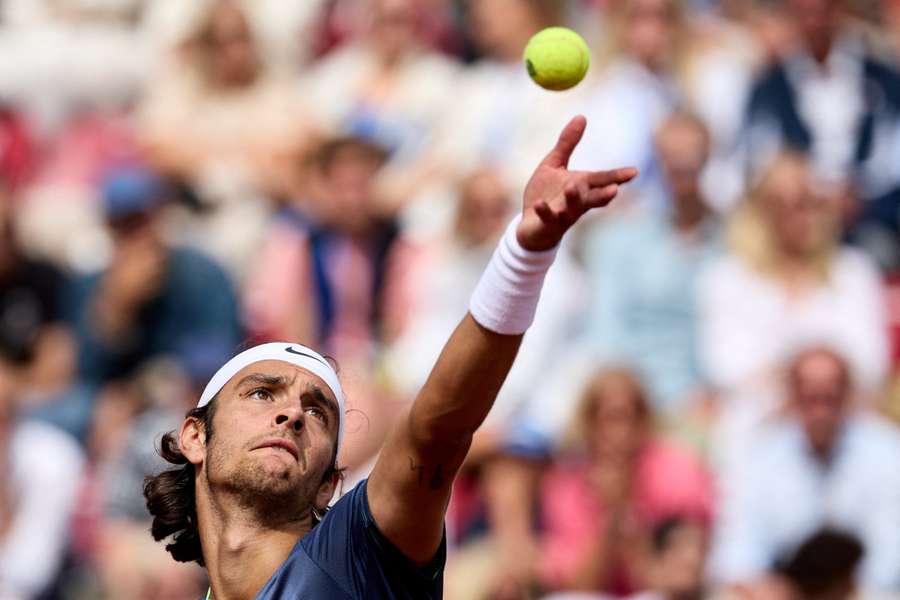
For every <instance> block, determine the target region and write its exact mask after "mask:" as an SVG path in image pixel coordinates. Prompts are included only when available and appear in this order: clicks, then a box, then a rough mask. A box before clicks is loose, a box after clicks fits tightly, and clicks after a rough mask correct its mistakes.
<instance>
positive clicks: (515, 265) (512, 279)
mask: <svg viewBox="0 0 900 600" xmlns="http://www.w3.org/2000/svg"><path fill="white" fill-rule="evenodd" d="M521 220H522V217H521V215H519V216H517V217H516V218H515V219H513V222H512V223H510V224H509V227H507V229H506V232H505V233H504V234H503V237H502V238H501V239H500V243H499V245H498V246H497V250H496V251H494V255H493V256H492V257H491V262H490V263H489V264H488V266H487V268H486V269H485V271H484V273H483V274H482V276H481V280H480V281H479V282H478V285H477V286H476V287H475V291H474V292H473V294H472V299H471V301H470V302H469V313H470V314H471V315H472V318H474V319H475V321H476V322H477V323H478V324H479V325H481V326H482V327H484V328H485V329H489V330H490V331H493V332H495V333H500V334H503V335H521V334H523V333H525V331H526V330H527V329H528V327H529V326H530V325H531V323H532V321H534V314H535V312H536V311H537V305H538V300H540V297H541V288H542V287H543V285H544V276H545V275H546V274H547V270H548V269H549V268H550V265H552V264H553V259H554V258H556V251H557V249H558V248H559V247H558V246H557V247H555V248H551V249H550V250H544V251H541V252H533V251H531V250H526V249H525V248H523V247H522V246H521V245H520V244H519V240H518V239H517V238H516V229H517V228H518V226H519V223H520V222H521Z"/></svg>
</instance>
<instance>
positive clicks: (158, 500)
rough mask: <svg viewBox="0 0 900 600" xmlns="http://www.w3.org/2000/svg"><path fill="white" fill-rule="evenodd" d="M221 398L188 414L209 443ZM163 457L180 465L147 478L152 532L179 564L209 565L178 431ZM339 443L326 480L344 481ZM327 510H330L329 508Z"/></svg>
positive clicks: (317, 516) (317, 517) (166, 438)
mask: <svg viewBox="0 0 900 600" xmlns="http://www.w3.org/2000/svg"><path fill="white" fill-rule="evenodd" d="M217 399H218V397H217V396H214V397H213V399H212V400H211V401H210V402H209V404H207V405H206V406H202V407H199V408H194V409H191V410H190V411H188V413H187V415H186V417H185V418H190V417H193V418H195V419H197V420H198V421H200V424H201V426H202V427H203V430H204V431H205V432H206V440H207V442H209V441H210V440H211V439H212V437H213V417H214V416H215V413H216V405H217V402H216V400H217ZM159 455H160V456H162V457H163V459H165V461H166V462H168V463H170V464H173V465H177V467H176V468H174V469H169V470H167V471H163V472H162V473H160V474H159V475H151V476H149V477H145V478H144V498H145V499H146V500H147V510H149V511H150V515H151V516H152V517H153V521H152V523H151V525H150V533H151V535H152V536H153V539H154V540H156V541H157V542H159V541H162V540H165V539H168V538H169V537H170V536H171V541H170V542H169V543H167V544H166V551H168V552H169V554H171V555H172V558H174V559H175V560H177V561H179V562H192V561H193V562H196V563H197V564H199V565H200V566H206V565H205V564H204V561H203V548H202V547H201V546H200V529H199V524H198V522H197V505H196V499H195V493H196V492H195V489H194V476H195V471H194V465H192V464H191V463H190V461H188V459H187V457H186V456H185V455H184V454H183V453H182V452H181V448H180V447H179V444H178V431H170V432H168V433H166V434H165V435H163V437H162V441H161V442H160V448H159ZM336 460H337V443H336V442H335V445H334V450H333V452H332V457H331V468H330V469H328V471H326V473H325V476H324V477H323V478H322V481H323V482H324V481H327V480H328V479H329V478H331V477H334V476H335V475H337V476H338V477H339V478H343V469H338V468H337V466H336V464H335V463H336ZM326 511H327V509H326ZM323 517H324V514H323V513H321V512H319V511H318V510H316V509H313V517H312V519H313V527H315V526H316V525H318V524H319V522H320V521H321V520H322V518H323Z"/></svg>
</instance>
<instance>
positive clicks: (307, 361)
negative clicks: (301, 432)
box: [197, 342, 344, 448]
mask: <svg viewBox="0 0 900 600" xmlns="http://www.w3.org/2000/svg"><path fill="white" fill-rule="evenodd" d="M264 360H280V361H282V362H286V363H290V364H292V365H296V366H298V367H300V368H302V369H306V370H307V371H309V372H310V373H312V374H313V375H315V376H316V377H318V378H320V379H321V380H322V381H324V382H325V385H327V386H328V388H329V389H330V390H331V393H332V394H334V397H335V399H336V400H337V403H338V412H339V414H338V438H337V443H338V448H340V447H341V440H342V439H343V437H344V392H343V390H342V389H341V382H340V381H338V376H337V373H335V372H334V369H333V368H331V365H330V364H328V361H327V360H325V358H324V357H323V356H322V355H321V354H319V353H318V352H316V351H315V350H311V349H310V348H307V347H306V346H302V345H300V344H289V343H287V342H273V343H270V344H262V345H260V346H254V347H253V348H250V349H249V350H244V351H243V352H241V353H240V354H238V355H237V356H235V357H234V358H232V359H231V360H229V361H228V362H227V363H225V364H224V365H223V366H222V368H221V369H219V370H218V371H216V374H215V375H213V376H212V379H210V380H209V383H207V384H206V388H204V390H203V394H202V395H201V396H200V402H198V403H197V408H200V407H201V406H206V405H207V404H209V402H210V401H211V400H212V399H213V397H214V396H215V395H216V394H218V393H219V392H220V391H221V390H222V388H223V387H225V384H226V383H228V382H229V380H231V378H232V377H234V376H235V375H236V374H237V373H238V372H239V371H240V370H241V369H243V368H244V367H247V366H249V365H252V364H253V363H258V362H261V361H264Z"/></svg>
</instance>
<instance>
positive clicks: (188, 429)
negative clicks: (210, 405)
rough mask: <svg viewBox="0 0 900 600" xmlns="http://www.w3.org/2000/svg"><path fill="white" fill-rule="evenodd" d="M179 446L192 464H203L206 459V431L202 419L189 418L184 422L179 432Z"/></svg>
mask: <svg viewBox="0 0 900 600" xmlns="http://www.w3.org/2000/svg"><path fill="white" fill-rule="evenodd" d="M178 445H179V447H180V448H181V453H182V454H184V457H185V458H186V459H188V461H189V462H190V463H191V464H193V465H199V464H202V463H203V459H204V458H206V429H205V428H204V427H203V423H202V422H201V421H200V419H198V418H196V417H188V418H186V419H185V420H184V422H183V423H182V424H181V430H180V431H179V432H178Z"/></svg>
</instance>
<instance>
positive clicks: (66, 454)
mask: <svg viewBox="0 0 900 600" xmlns="http://www.w3.org/2000/svg"><path fill="white" fill-rule="evenodd" d="M18 371H19V370H18V369H16V368H14V367H13V366H12V365H10V364H8V363H6V362H5V361H3V362H2V364H0V597H3V598H10V597H11V598H13V599H16V600H18V599H22V600H30V599H33V598H38V597H39V596H40V594H41V593H43V592H46V591H48V588H49V587H50V586H51V585H52V584H53V582H54V581H55V578H56V577H57V575H58V574H59V570H60V568H61V567H62V562H63V558H64V556H65V551H66V549H67V547H68V542H69V522H70V519H71V517H72V514H73V511H74V509H75V505H76V502H77V500H78V492H79V489H80V483H81V477H82V465H83V462H84V458H83V455H82V451H81V449H80V448H79V446H78V444H77V443H76V442H75V440H74V439H72V438H71V437H69V436H68V435H67V434H65V433H63V432H62V431H60V430H58V429H56V428H55V427H53V426H51V425H48V424H45V423H41V422H37V421H29V420H24V419H22V418H20V416H19V415H17V410H18V408H17V405H18V404H19V402H20V398H19V397H18V395H19V393H20V391H21V389H20V383H19V378H20V377H21V373H19V372H18Z"/></svg>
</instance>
